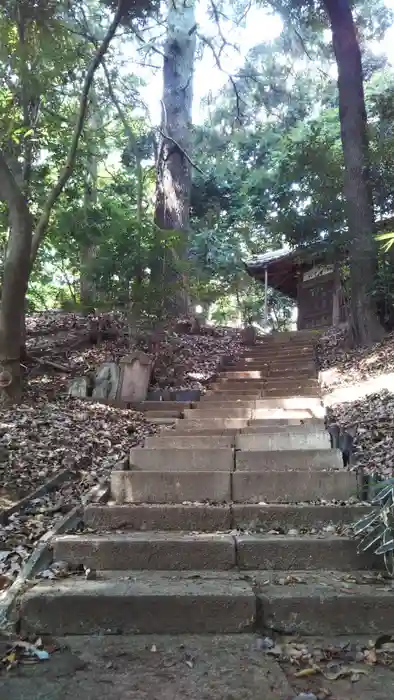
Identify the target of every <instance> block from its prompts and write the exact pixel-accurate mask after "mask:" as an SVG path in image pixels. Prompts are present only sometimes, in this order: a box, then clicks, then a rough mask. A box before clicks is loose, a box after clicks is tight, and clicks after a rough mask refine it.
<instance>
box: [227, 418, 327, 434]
mask: <svg viewBox="0 0 394 700" xmlns="http://www.w3.org/2000/svg"><path fill="white" fill-rule="evenodd" d="M293 428H296V429H300V430H301V429H302V430H305V429H308V428H310V429H316V430H325V426H324V421H323V420H319V419H318V418H309V420H298V419H297V418H294V419H292V420H286V419H285V418H282V419H278V420H272V421H271V420H256V421H253V420H251V421H249V425H248V426H247V427H246V428H242V430H241V431H240V432H241V434H243V433H247V434H255V433H258V434H260V435H267V433H268V434H269V433H272V432H274V433H287V432H289V431H291V432H293Z"/></svg>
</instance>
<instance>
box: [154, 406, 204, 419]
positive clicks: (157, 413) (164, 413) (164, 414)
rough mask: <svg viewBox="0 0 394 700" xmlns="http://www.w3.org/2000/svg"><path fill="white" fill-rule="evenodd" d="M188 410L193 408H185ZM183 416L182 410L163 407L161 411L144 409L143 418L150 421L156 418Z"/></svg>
mask: <svg viewBox="0 0 394 700" xmlns="http://www.w3.org/2000/svg"><path fill="white" fill-rule="evenodd" d="M187 410H189V411H192V410H193V409H191V408H190V409H187ZM182 416H183V411H171V410H166V409H164V408H163V410H161V411H145V418H146V420H148V421H150V420H152V419H154V420H155V419H156V418H168V419H170V418H174V419H175V418H182Z"/></svg>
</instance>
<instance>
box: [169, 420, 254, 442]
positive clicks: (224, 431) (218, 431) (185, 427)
mask: <svg viewBox="0 0 394 700" xmlns="http://www.w3.org/2000/svg"><path fill="white" fill-rule="evenodd" d="M243 422H244V421H243ZM204 423H205V424H208V423H209V421H204ZM239 431H240V428H223V427H220V426H219V427H215V426H213V427H212V425H208V427H207V425H204V426H203V427H202V428H201V427H200V429H198V430H197V429H196V428H195V427H194V426H192V427H190V421H188V420H187V421H186V420H183V421H179V423H178V425H177V426H176V427H175V429H174V430H171V431H168V432H166V433H164V435H163V433H162V435H161V436H160V437H162V436H163V437H164V436H166V435H173V436H174V437H176V436H179V437H193V436H200V437H201V436H206V437H211V436H216V435H220V436H223V435H226V436H229V435H230V436H232V437H233V438H234V436H235V435H237V433H239Z"/></svg>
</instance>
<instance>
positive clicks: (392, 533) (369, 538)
mask: <svg viewBox="0 0 394 700" xmlns="http://www.w3.org/2000/svg"><path fill="white" fill-rule="evenodd" d="M373 489H374V490H375V491H377V492H378V493H377V494H376V495H375V497H374V498H373V500H372V506H376V507H375V508H374V509H373V511H372V512H371V513H369V514H368V515H367V516H366V517H364V518H361V520H359V521H358V522H357V523H356V524H355V525H354V527H353V532H354V535H355V536H356V537H358V538H360V541H359V543H358V547H357V549H358V552H359V553H361V552H367V551H371V550H372V551H373V552H374V553H375V554H376V555H378V556H383V558H384V564H385V567H386V570H387V572H388V573H389V575H390V576H391V577H394V478H393V479H387V480H386V481H380V482H378V483H375V484H373Z"/></svg>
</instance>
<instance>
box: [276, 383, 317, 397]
mask: <svg viewBox="0 0 394 700" xmlns="http://www.w3.org/2000/svg"><path fill="white" fill-rule="evenodd" d="M297 394H303V395H304V396H307V397H310V398H318V397H319V396H321V394H322V391H321V387H320V386H316V387H309V388H308V387H303V386H293V387H284V388H283V387H282V388H280V387H279V388H278V387H276V388H269V387H266V388H265V389H264V392H263V396H264V397H265V398H267V399H277V398H282V397H283V396H295V395H297Z"/></svg>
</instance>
